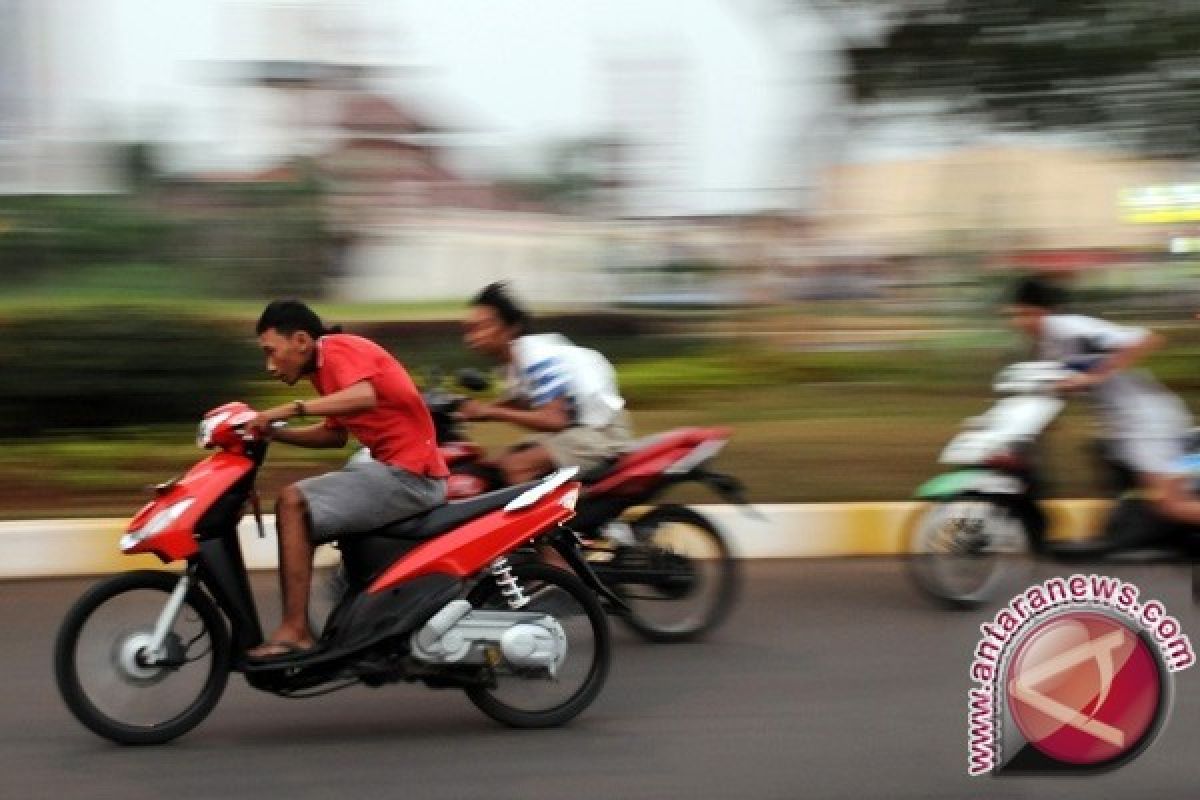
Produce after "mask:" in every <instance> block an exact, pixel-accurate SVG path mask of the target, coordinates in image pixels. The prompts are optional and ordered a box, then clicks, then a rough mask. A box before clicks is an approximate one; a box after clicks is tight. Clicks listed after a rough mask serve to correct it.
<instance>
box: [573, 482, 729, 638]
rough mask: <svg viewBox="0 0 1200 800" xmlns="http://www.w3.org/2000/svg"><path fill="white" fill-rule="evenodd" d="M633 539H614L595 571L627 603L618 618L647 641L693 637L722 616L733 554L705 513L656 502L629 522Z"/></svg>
mask: <svg viewBox="0 0 1200 800" xmlns="http://www.w3.org/2000/svg"><path fill="white" fill-rule="evenodd" d="M631 528H632V532H633V537H634V543H633V544H631V545H624V544H622V545H618V546H617V548H616V552H615V555H614V557H613V558H612V560H611V561H608V562H602V563H599V564H596V565H595V566H594V569H595V572H596V574H597V575H598V576H599V577H600V579H601V580H602V581H603V582H604V583H605V584H606V585H608V586H609V587H610V588H611V589H612V590H613V591H614V592H616V593H617V594H618V595H620V596H621V599H623V600H624V601H625V602H626V603H627V604H628V605H629V608H630V613H629V614H627V615H625V616H623V617H622V620H623V621H624V622H625V624H626V625H628V626H629V627H630V628H632V629H633V630H634V631H636V632H637V633H638V634H640V635H641V636H642V637H643V638H645V639H648V640H649V641H652V642H686V641H692V640H694V639H698V638H700V637H701V636H703V635H704V634H705V633H707V632H708V631H710V630H712V629H713V628H714V627H716V626H717V625H718V624H720V623H721V621H722V620H724V619H725V617H726V615H727V614H728V613H729V611H730V609H732V607H733V603H734V600H735V599H736V596H737V588H738V566H737V560H736V559H735V558H734V557H733V554H732V553H731V552H730V550H729V545H728V544H727V543H726V541H725V537H724V536H722V535H721V532H720V531H719V530H718V529H717V527H716V525H714V524H713V523H712V522H711V521H710V520H709V519H708V518H707V517H705V516H704V515H703V514H700V513H698V512H696V511H693V510H692V509H690V508H686V507H684V506H673V505H667V506H659V507H657V508H654V509H652V510H651V511H649V512H648V513H647V514H645V515H644V516H642V517H639V518H638V519H637V520H635V521H634V522H633V523H632V526H631Z"/></svg>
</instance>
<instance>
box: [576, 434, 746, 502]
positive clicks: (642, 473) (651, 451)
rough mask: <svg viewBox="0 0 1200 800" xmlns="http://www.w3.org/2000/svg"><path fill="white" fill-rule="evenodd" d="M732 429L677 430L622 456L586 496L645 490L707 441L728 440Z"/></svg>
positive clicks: (589, 489)
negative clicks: (668, 469)
mask: <svg viewBox="0 0 1200 800" xmlns="http://www.w3.org/2000/svg"><path fill="white" fill-rule="evenodd" d="M732 433H733V431H732V430H731V429H730V428H678V429H676V430H673V431H668V432H667V433H664V434H662V435H661V436H659V437H657V438H656V439H655V440H654V441H652V442H651V443H650V444H648V445H646V446H645V447H641V448H639V449H637V450H634V451H633V452H632V453H628V454H626V455H624V456H622V457H621V460H620V461H618V462H617V463H616V464H615V465H613V468H612V470H611V472H609V474H608V475H607V476H606V477H605V478H604V479H603V480H601V481H600V482H599V483H596V484H593V485H591V486H589V487H587V494H589V495H597V494H604V493H612V494H621V493H632V492H638V491H642V490H643V489H645V488H647V487H649V486H650V485H652V484H653V483H655V482H656V481H658V480H659V478H660V477H661V476H662V474H663V472H664V471H665V470H666V469H667V468H668V467H670V466H671V465H672V464H674V463H675V462H677V461H679V460H680V459H681V458H683V457H684V456H686V455H687V454H688V453H690V452H691V451H692V450H694V449H696V448H697V447H699V446H700V445H702V444H704V443H705V442H712V441H722V440H725V439H728V438H729V437H730V435H731V434H732Z"/></svg>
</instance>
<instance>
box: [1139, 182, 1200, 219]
mask: <svg viewBox="0 0 1200 800" xmlns="http://www.w3.org/2000/svg"><path fill="white" fill-rule="evenodd" d="M1120 202H1121V211H1122V214H1121V217H1122V219H1124V220H1125V221H1126V222H1134V223H1141V224H1160V223H1170V222H1200V183H1177V184H1172V185H1170V186H1143V187H1140V188H1137V189H1125V190H1124V191H1122V192H1121V199H1120Z"/></svg>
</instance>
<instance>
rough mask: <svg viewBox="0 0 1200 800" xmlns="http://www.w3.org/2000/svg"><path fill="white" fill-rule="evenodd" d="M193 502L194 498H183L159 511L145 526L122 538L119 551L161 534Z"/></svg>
mask: <svg viewBox="0 0 1200 800" xmlns="http://www.w3.org/2000/svg"><path fill="white" fill-rule="evenodd" d="M195 502H196V498H194V497H185V498H184V499H183V500H180V501H179V502H177V503H172V504H171V505H169V506H167V507H166V508H164V509H163V510H162V511H159V512H158V513H157V514H155V515H154V516H153V517H151V518H150V520H149V522H147V523H146V524H145V525H143V526H142V527H140V528H138V529H137V530H136V531H130V532H129V533H127V534H125V535H124V536H122V537H121V549H122V550H128V549H130V548H131V547H133V546H135V545H137V544H140V543H142V542H143V541H145V540H146V539H148V538H150V537H151V536H153V535H154V534H156V533H162V532H163V531H164V530H166V529H167V528H168V527H170V526H171V524H173V523H174V522H175V521H176V520H178V519H179V518H180V517H182V516H183V515H184V513H185V512H186V511H187V510H188V509H189V508H191V507H192V503H195Z"/></svg>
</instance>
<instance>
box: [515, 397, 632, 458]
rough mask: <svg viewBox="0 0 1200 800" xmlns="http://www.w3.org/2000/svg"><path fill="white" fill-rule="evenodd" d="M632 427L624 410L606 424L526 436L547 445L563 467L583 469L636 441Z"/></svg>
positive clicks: (533, 443) (531, 442) (529, 443)
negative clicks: (601, 426)
mask: <svg viewBox="0 0 1200 800" xmlns="http://www.w3.org/2000/svg"><path fill="white" fill-rule="evenodd" d="M630 427H631V426H630V420H629V415H628V414H626V413H625V412H624V411H622V412H620V413H618V414H617V415H616V416H615V417H614V418H613V420H612V422H610V423H609V424H608V425H606V426H604V427H603V428H588V427H585V426H583V425H576V426H575V427H572V428H565V429H563V430H561V431H556V432H554V433H547V434H543V435H541V436H535V437H533V438H532V439H529V440H527V441H526V442H525V444H526V445H541V446H542V447H544V448H546V450H547V451H548V452H549V453H550V457H551V458H553V459H554V463H555V465H556V466H557V467H559V468H560V469H562V468H564V467H579V471H580V472H587V471H588V470H590V469H592V468H593V467H595V466H598V465H599V464H601V463H602V462H604V461H605V460H607V459H609V458H612V457H613V456H616V455H618V454H619V453H620V452H621V451H622V450H624V449H625V447H626V446H627V445H628V444H629V443H630V442H631V441H633V434H632V433H631V432H630Z"/></svg>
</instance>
